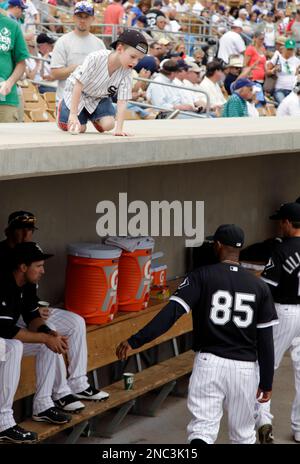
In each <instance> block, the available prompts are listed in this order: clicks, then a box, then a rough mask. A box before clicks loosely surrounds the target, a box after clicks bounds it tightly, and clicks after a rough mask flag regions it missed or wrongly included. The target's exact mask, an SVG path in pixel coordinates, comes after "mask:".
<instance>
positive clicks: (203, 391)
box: [117, 224, 278, 446]
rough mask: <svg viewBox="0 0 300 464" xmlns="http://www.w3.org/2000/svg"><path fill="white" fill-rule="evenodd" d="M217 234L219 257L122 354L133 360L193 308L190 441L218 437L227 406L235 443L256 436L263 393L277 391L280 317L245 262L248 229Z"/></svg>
mask: <svg viewBox="0 0 300 464" xmlns="http://www.w3.org/2000/svg"><path fill="white" fill-rule="evenodd" d="M212 239H213V241H214V247H215V252H216V254H217V257H218V259H219V261H220V262H219V263H217V264H213V265H210V266H203V267H201V268H199V269H197V270H195V271H194V272H192V273H191V274H189V275H188V277H186V279H185V280H184V281H183V282H182V283H181V285H180V286H179V287H178V289H177V291H176V292H175V293H174V295H173V296H172V297H171V298H170V302H169V303H168V304H167V306H165V307H164V308H163V310H162V311H161V312H160V313H159V314H158V315H157V316H156V317H155V318H154V319H152V321H150V322H149V323H148V324H147V325H146V326H145V327H144V328H143V329H141V330H140V331H139V332H138V333H137V334H135V335H133V336H132V337H131V338H129V340H127V341H125V342H122V343H120V344H119V346H118V347H117V355H118V357H119V358H120V359H124V357H125V358H126V356H127V354H128V351H129V350H130V348H138V347H140V346H142V345H143V344H144V343H147V342H149V341H151V340H153V339H154V338H156V337H158V336H159V335H161V334H162V333H164V332H166V331H167V330H168V329H169V328H170V327H171V326H172V325H173V324H174V323H175V322H176V320H177V319H178V318H179V317H181V316H182V315H183V314H186V313H188V312H190V311H192V317H193V349H194V351H195V352H196V356H195V361H194V367H193V373H192V376H191V379H190V385H189V395H188V408H189V410H190V412H191V413H192V415H193V419H192V420H191V422H190V424H189V425H188V440H189V442H190V443H191V444H192V445H194V446H197V445H199V444H202V443H214V442H215V440H216V438H217V435H218V430H219V426H220V420H221V417H222V415H223V405H224V406H225V408H226V409H227V410H228V423H229V437H230V440H231V442H232V443H249V444H252V443H255V441H256V434H255V421H254V409H255V402H256V396H258V397H259V398H260V399H259V401H261V402H264V401H268V400H269V399H270V397H271V390H272V382H273V374H274V346H273V334H272V328H273V325H275V324H277V323H278V320H277V314H276V310H275V307H274V303H273V299H272V295H271V292H270V290H269V288H268V286H267V285H266V284H265V283H264V282H263V281H262V280H260V279H258V278H257V277H255V276H254V275H252V274H250V272H249V271H246V270H244V269H243V268H242V267H241V266H240V265H239V262H238V260H239V249H240V248H241V247H242V246H243V242H244V233H243V231H242V229H241V228H240V227H238V226H236V225H234V224H225V225H222V226H220V227H219V228H218V229H217V231H216V233H215V235H214V236H213V237H212ZM257 359H258V362H259V366H260V382H259V386H258V380H257V369H256V360H257ZM261 395H262V398H261Z"/></svg>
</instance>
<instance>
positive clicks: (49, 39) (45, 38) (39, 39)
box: [36, 32, 55, 44]
mask: <svg viewBox="0 0 300 464" xmlns="http://www.w3.org/2000/svg"><path fill="white" fill-rule="evenodd" d="M36 43H38V44H42V43H48V44H54V43H55V39H53V38H52V37H50V36H49V35H48V34H45V33H44V32H41V34H39V35H38V36H37V38H36Z"/></svg>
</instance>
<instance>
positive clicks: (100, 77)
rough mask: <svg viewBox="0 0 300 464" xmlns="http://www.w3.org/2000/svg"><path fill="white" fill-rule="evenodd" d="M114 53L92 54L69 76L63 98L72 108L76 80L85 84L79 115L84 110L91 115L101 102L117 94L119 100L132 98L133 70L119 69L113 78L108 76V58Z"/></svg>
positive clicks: (99, 52) (104, 51) (101, 52)
mask: <svg viewBox="0 0 300 464" xmlns="http://www.w3.org/2000/svg"><path fill="white" fill-rule="evenodd" d="M111 53H112V52H111V51H109V50H100V51H97V52H93V53H90V54H89V55H88V56H87V57H86V58H85V60H84V62H83V64H82V65H80V66H78V67H77V68H76V69H75V71H74V72H73V73H72V74H71V75H70V76H69V78H68V79H67V82H66V86H65V89H64V95H63V98H64V100H65V103H66V106H67V107H68V108H70V106H71V99H72V92H73V88H74V84H75V82H76V80H78V81H79V82H81V83H82V84H83V90H82V95H81V98H80V102H79V105H78V114H79V113H80V111H81V110H82V109H83V108H86V110H87V111H88V112H89V113H90V114H91V113H93V112H94V111H95V109H96V108H97V106H98V103H99V102H100V100H101V99H102V98H104V97H112V96H114V95H115V94H117V98H118V100H130V99H131V96H132V76H131V74H132V70H131V69H125V68H123V67H120V68H118V69H117V70H116V71H115V72H114V73H113V74H112V75H111V76H109V74H108V57H109V55H110V54H111Z"/></svg>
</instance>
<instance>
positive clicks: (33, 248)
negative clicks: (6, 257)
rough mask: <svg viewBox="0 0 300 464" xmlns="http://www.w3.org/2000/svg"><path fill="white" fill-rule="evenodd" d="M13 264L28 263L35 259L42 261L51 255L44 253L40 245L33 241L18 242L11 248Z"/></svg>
mask: <svg viewBox="0 0 300 464" xmlns="http://www.w3.org/2000/svg"><path fill="white" fill-rule="evenodd" d="M12 253H13V260H14V263H15V264H23V263H25V264H29V263H34V262H36V261H44V260H45V259H49V258H51V257H52V256H53V255H51V254H49V253H44V252H43V250H42V249H41V247H40V246H39V245H38V244H37V243H35V242H22V243H18V244H17V245H16V246H15V247H14V248H13V250H12Z"/></svg>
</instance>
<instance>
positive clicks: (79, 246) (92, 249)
mask: <svg viewBox="0 0 300 464" xmlns="http://www.w3.org/2000/svg"><path fill="white" fill-rule="evenodd" d="M67 253H68V255H72V256H79V257H81V258H93V259H113V258H119V257H120V256H121V253H122V250H120V248H117V247H114V246H111V245H104V244H103V243H84V242H82V243H80V242H79V243H70V244H69V245H68V246H67Z"/></svg>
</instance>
